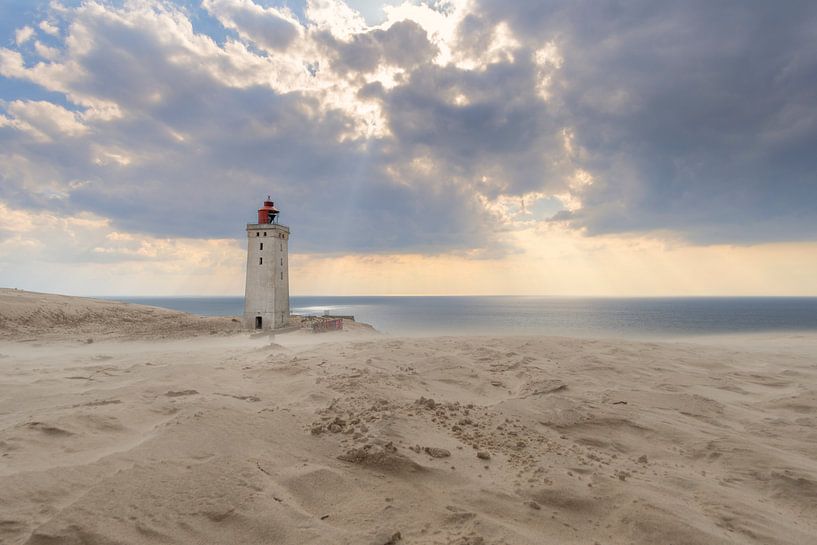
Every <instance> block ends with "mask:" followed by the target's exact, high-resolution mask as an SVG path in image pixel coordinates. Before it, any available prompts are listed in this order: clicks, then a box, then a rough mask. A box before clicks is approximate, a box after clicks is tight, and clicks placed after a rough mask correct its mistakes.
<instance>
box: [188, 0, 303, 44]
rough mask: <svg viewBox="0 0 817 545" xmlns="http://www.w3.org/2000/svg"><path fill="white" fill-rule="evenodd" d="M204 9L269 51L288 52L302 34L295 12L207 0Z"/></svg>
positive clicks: (239, 0)
mask: <svg viewBox="0 0 817 545" xmlns="http://www.w3.org/2000/svg"><path fill="white" fill-rule="evenodd" d="M202 7H204V9H206V10H207V11H209V12H210V13H211V14H213V15H214V16H215V17H216V18H217V19H218V20H219V21H220V22H221V23H222V24H223V25H224V26H225V27H226V28H229V29H232V30H235V31H237V32H238V34H239V35H240V36H242V37H244V38H246V39H248V40H250V41H252V42H254V43H256V44H258V45H259V46H261V47H263V48H265V49H268V50H281V49H286V48H287V47H288V46H289V45H290V44H292V42H293V41H294V40H295V39H296V38H298V37H299V36H300V34H301V30H302V29H301V25H300V23H298V21H297V19H295V17H294V16H293V15H292V13H290V12H289V11H286V10H281V9H276V8H264V7H261V6H259V5H258V4H255V3H253V2H252V1H251V0H204V2H202Z"/></svg>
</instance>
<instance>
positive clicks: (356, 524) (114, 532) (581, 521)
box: [0, 295, 817, 545]
mask: <svg viewBox="0 0 817 545" xmlns="http://www.w3.org/2000/svg"><path fill="white" fill-rule="evenodd" d="M37 297H40V298H41V299H42V300H41V301H40V304H41V305H42V306H41V307H40V309H41V311H42V313H46V314H47V313H49V312H56V310H55V308H56V307H54V306H53V305H52V304H51V303H50V302H49V301H50V299H49V298H50V297H52V296H44V295H37ZM62 303H66V299H64V298H57V299H54V304H55V305H57V304H62ZM68 303H71V302H70V301H68ZM76 304H79V305H82V304H86V303H84V302H81V301H79V302H76ZM94 304H96V303H94ZM100 304H101V303H100ZM108 304H112V303H108ZM69 306H70V305H69ZM102 306H103V307H104V304H103V305H102ZM6 308H7V307H4V306H3V305H0V313H2V312H4V309H6ZM144 308H145V307H142V308H137V309H136V310H134V309H133V308H131V307H128V306H121V307H119V309H118V311H117V312H114V313H113V314H111V315H109V318H110V320H109V324H108V326H107V329H106V328H104V327H103V328H102V329H96V327H97V326H93V327H92V326H90V325H87V324H89V323H91V322H89V321H87V320H86V321H85V322H84V323H85V324H86V326H82V325H81V323H82V320H80V325H79V326H77V327H78V328H79V329H80V330H81V331H79V332H77V331H76V329H77V328H74V329H72V328H71V324H70V320H69V321H68V322H67V323H66V325H65V326H64V327H61V328H57V329H56V330H51V331H41V332H40V333H37V334H36V335H35V337H34V338H35V339H36V340H31V338H32V335H34V334H35V333H34V331H33V330H34V329H36V328H37V327H42V324H40V325H36V324H35V325H33V326H32V325H30V324H31V323H33V322H36V320H34V319H33V318H29V320H30V323H29V325H25V324H23V325H20V324H19V318H14V319H12V311H8V312H6V313H5V315H4V318H5V319H4V321H3V322H0V326H2V328H3V330H4V332H5V337H6V339H7V340H5V341H2V342H0V543H3V544H6V543H8V544H12V543H13V544H18V543H27V544H68V545H70V544H125V543H145V544H174V543H185V544H188V543H189V544H194V543H195V544H210V543H212V544H232V543H236V544H238V543H242V544H243V543H247V544H255V543H258V544H262V543H263V544H278V543H286V544H290V543H291V544H301V543H309V544H344V543H345V544H364V545H368V544H371V545H386V544H426V543H438V544H458V545H466V544H471V545H476V544H485V545H489V544H501V543H507V544H517V543H519V544H582V545H592V544H594V543H598V544H603V545H608V544H632V543H635V544H650V545H658V544H661V545H669V544H678V545H680V544H701V545H704V544H706V545H708V544H744V543H757V544H803V545H806V544H809V545H811V544H814V543H817V412H816V411H817V359H815V357H814V352H810V351H808V350H798V351H786V350H784V349H783V348H775V349H774V350H770V349H768V348H764V347H752V348H751V349H749V348H747V349H736V348H730V347H726V346H725V345H716V344H710V345H708V346H702V345H695V344H690V343H683V344H682V343H637V342H625V341H590V340H577V339H568V338H547V337H505V338H498V337H497V338H492V337H480V338H467V337H449V338H446V337H441V338H419V339H400V338H390V337H385V336H381V335H373V334H369V335H365V334H363V333H360V334H356V333H354V332H353V333H347V332H344V333H329V334H324V335H310V334H306V333H301V332H296V333H292V334H287V335H281V336H278V337H276V338H275V339H270V338H268V337H250V336H248V335H246V334H234V335H210V334H209V331H210V327H211V325H212V321H209V322H210V323H207V324H206V325H201V324H204V322H200V321H197V320H196V319H194V317H189V316H187V317H185V318H184V320H189V321H191V323H192V322H196V323H198V324H200V325H201V327H199V326H193V325H190V326H189V327H188V326H186V327H185V328H183V333H184V334H188V335H194V334H196V333H201V334H202V335H201V336H196V337H189V338H171V339H168V338H167V337H168V335H167V332H168V324H167V323H165V322H164V318H163V317H162V315H161V313H158V314H160V316H159V319H158V320H156V314H157V313H156V312H154V316H145V315H142V314H140V313H143V312H145V311H144ZM97 310H98V311H99V312H100V313H102V314H105V312H108V311H109V310H110V309H108V310H104V309H102V308H100V309H97ZM131 311H134V312H136V313H137V314H139V315H140V316H141V318H139V320H140V321H139V322H138V323H136V325H135V326H134V328H135V329H137V330H138V332H139V335H138V336H136V337H135V338H134V337H133V336H129V335H128V334H126V333H127V332H125V331H123V330H121V329H119V327H120V326H118V325H116V326H115V324H129V323H131V322H122V321H121V318H123V317H131V316H130V314H129V313H130V312H131ZM14 312H17V314H16V316H18V317H19V315H20V311H19V309H18V310H17V311H14ZM111 312H113V311H111ZM114 318H115V319H114ZM134 319H135V318H134ZM15 320H17V321H15ZM171 322H172V320H171ZM10 323H14V324H17V325H14V328H15V329H14V330H13V331H12V329H11V328H10V326H9V324H10ZM227 323H229V322H227ZM151 324H153V325H151ZM83 327H85V329H83ZM46 329H47V328H46ZM126 329H127V328H126ZM92 330H93V331H94V332H96V333H97V334H98V335H99V334H100V333H101V334H102V335H101V337H100V336H97V338H95V339H94V342H93V343H91V344H88V343H87V342H86V341H84V340H83V339H84V337H85V336H86V335H87V334H88V332H91V331H92ZM171 331H175V332H176V333H178V335H177V334H176V333H174V335H170V336H171V337H173V336H175V337H179V336H181V333H179V330H178V329H175V330H174V329H172V328H171ZM131 333H132V332H131ZM160 337H165V338H164V339H162V340H153V339H154V338H156V339H158V338H160ZM46 338H47V340H43V339H46ZM123 338H124V339H126V340H123ZM80 341H82V342H80Z"/></svg>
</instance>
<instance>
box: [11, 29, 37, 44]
mask: <svg viewBox="0 0 817 545" xmlns="http://www.w3.org/2000/svg"><path fill="white" fill-rule="evenodd" d="M32 37H34V29H33V28H31V27H30V26H24V27H22V28H18V29H17V30H15V31H14V43H16V44H17V45H22V44H24V43H26V42H27V41H29V40H30V39H31V38H32Z"/></svg>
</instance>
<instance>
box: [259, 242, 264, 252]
mask: <svg viewBox="0 0 817 545" xmlns="http://www.w3.org/2000/svg"><path fill="white" fill-rule="evenodd" d="M258 249H259V250H263V249H264V243H263V242H262V243H261V247H260V248H258Z"/></svg>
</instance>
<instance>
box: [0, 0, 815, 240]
mask: <svg viewBox="0 0 817 545" xmlns="http://www.w3.org/2000/svg"><path fill="white" fill-rule="evenodd" d="M810 6H811V4H791V5H788V6H787V7H785V8H772V7H770V6H767V5H766V4H752V3H732V4H729V3H727V4H723V3H719V4H711V3H704V2H693V3H685V4H672V3H667V4H662V3H652V2H650V3H646V2H645V3H634V4H631V5H628V6H627V7H626V9H625V8H621V7H617V5H614V4H604V3H602V4H599V5H597V6H590V5H589V4H586V3H570V4H562V3H540V2H514V3H512V4H508V3H506V2H502V3H500V2H495V1H493V0H479V1H474V2H471V1H468V2H466V1H462V2H451V3H448V4H445V5H442V4H436V3H435V4H420V5H413V4H403V5H401V6H394V7H389V8H388V9H387V10H385V11H386V20H385V21H384V22H383V23H382V24H379V25H377V26H369V25H367V24H366V22H365V20H364V19H363V18H362V17H361V16H360V14H359V13H357V12H355V11H354V10H353V9H351V8H349V7H348V6H347V5H346V4H344V3H342V2H340V1H338V0H310V1H309V2H308V4H307V7H306V9H305V10H304V13H303V14H302V20H299V19H298V18H297V17H296V16H295V15H293V13H292V12H290V11H288V10H287V9H284V8H274V7H266V6H262V5H260V3H256V2H252V1H250V0H207V1H206V2H204V5H203V8H202V9H204V10H206V13H203V12H202V13H199V14H198V15H201V16H204V15H207V16H209V17H211V18H213V19H214V21H213V24H220V25H222V26H223V29H222V30H224V31H225V32H224V34H223V35H222V36H221V38H220V39H218V40H216V39H215V38H214V37H213V36H211V35H210V34H208V33H206V32H205V31H204V30H202V29H200V28H199V26H197V25H194V23H193V21H194V20H195V17H196V15H197V14H196V12H195V8H190V9H191V10H193V11H192V12H191V11H188V10H186V9H181V8H179V7H177V6H174V5H173V4H170V3H166V2H161V1H159V0H155V1H154V0H143V1H140V2H128V3H124V4H121V5H119V4H115V5H114V4H110V3H103V2H95V1H88V2H84V3H82V4H81V5H79V6H77V7H70V8H61V9H60V12H59V14H58V18H57V15H56V14H55V15H54V17H55V19H53V20H59V21H60V27H59V28H62V29H63V30H62V31H61V33H60V30H59V28H57V27H56V25H54V26H53V29H57V30H56V32H54V31H53V29H52V27H51V26H49V27H48V28H47V29H46V28H44V27H43V25H42V23H41V24H40V29H41V30H42V31H43V32H45V33H46V34H48V35H49V36H43V38H44V39H45V40H46V43H47V44H48V45H45V44H44V43H40V42H35V44H34V48H31V47H30V46H29V45H25V47H16V48H11V47H9V48H0V75H1V76H2V77H5V78H7V79H9V80H20V81H25V82H27V83H29V84H34V85H38V86H40V87H42V88H43V89H45V90H47V91H48V92H50V93H52V94H56V95H58V96H59V97H60V100H56V99H54V100H52V99H48V100H50V101H51V102H46V101H45V100H44V99H42V97H38V98H37V99H36V100H35V99H33V98H31V97H26V96H20V97H18V98H17V99H14V100H10V101H8V102H3V103H0V181H1V182H2V183H1V184H0V202H4V203H6V204H7V205H8V206H10V207H13V208H14V209H26V210H35V209H38V208H39V207H42V206H43V205H44V204H43V203H44V202H47V204H48V207H49V208H50V209H51V210H53V211H54V212H55V213H60V214H66V215H77V214H91V215H93V216H94V217H100V218H105V219H106V220H107V221H110V225H111V229H112V230H115V231H117V232H122V233H129V234H134V233H142V234H144V235H145V236H146V237H148V238H157V239H164V238H173V237H181V238H184V239H194V238H200V239H202V240H204V239H225V238H231V237H232V238H240V237H241V236H242V235H243V223H244V222H246V221H251V220H252V217H253V214H254V208H255V207H256V206H257V204H258V201H259V199H260V198H262V197H263V196H265V195H266V194H268V193H271V194H273V196H274V199H275V200H276V202H278V203H279V204H280V207H281V209H282V210H283V216H282V219H283V220H284V221H285V222H288V223H290V224H291V226H292V227H293V233H294V235H293V236H294V239H293V241H294V242H297V245H298V248H300V249H302V250H303V251H309V252H317V253H327V254H336V253H343V252H358V253H365V252H396V253H400V252H424V253H446V252H448V253H458V254H460V255H468V256H482V255H484V254H485V253H486V252H498V253H502V252H505V253H509V252H514V251H515V246H514V245H515V242H514V237H513V236H512V234H513V233H514V232H518V231H520V230H523V229H531V228H532V227H531V226H532V225H538V224H546V223H548V222H549V221H554V222H560V223H562V224H563V225H565V226H567V227H569V228H571V229H576V230H578V231H580V232H582V233H585V234H587V235H601V234H605V233H627V232H643V233H650V234H654V235H655V236H663V235H664V234H669V236H672V237H676V238H677V237H686V238H688V239H691V240H695V241H701V242H716V241H733V242H742V243H743V242H747V243H751V242H757V241H763V240H793V239H798V238H814V236H815V235H814V233H815V232H817V230H815V228H817V216H816V215H814V214H813V213H812V211H811V210H810V206H809V205H810V203H813V202H815V197H817V193H815V192H817V184H815V183H814V173H815V172H817V168H815V167H817V163H816V162H817V155H815V154H814V153H813V149H812V148H813V144H812V143H813V142H814V141H817V134H816V133H817V114H815V112H817V109H815V108H814V107H813V106H814V104H815V96H814V91H813V89H814V86H813V85H812V84H813V80H814V74H815V73H816V72H817V71H816V70H815V67H816V66H817V55H815V54H814V51H817V47H815V44H814V40H815V37H814V33H813V32H811V31H810V30H809V29H811V28H813V24H814V22H815V17H814V8H812V7H810ZM48 17H49V19H48V20H52V19H50V17H51V15H48ZM29 28H30V27H29ZM31 32H32V34H33V32H34V31H33V29H31ZM30 38H31V37H30V36H29V38H28V39H30ZM560 206H561V208H562V209H561V210H559V207H560Z"/></svg>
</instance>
